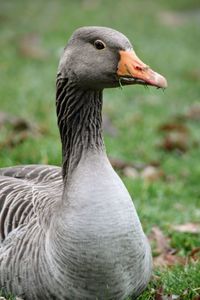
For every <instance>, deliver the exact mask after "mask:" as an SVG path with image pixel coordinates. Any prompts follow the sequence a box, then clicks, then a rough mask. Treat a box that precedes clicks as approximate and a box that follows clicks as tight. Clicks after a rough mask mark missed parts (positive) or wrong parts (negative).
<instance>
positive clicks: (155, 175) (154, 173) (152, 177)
mask: <svg viewBox="0 0 200 300" xmlns="http://www.w3.org/2000/svg"><path fill="white" fill-rule="evenodd" d="M141 177H142V178H143V179H144V180H146V181H150V182H152V181H156V180H159V179H160V178H163V177H164V173H163V171H162V170H160V169H159V168H157V167H154V166H146V167H145V168H144V169H143V170H142V172H141Z"/></svg>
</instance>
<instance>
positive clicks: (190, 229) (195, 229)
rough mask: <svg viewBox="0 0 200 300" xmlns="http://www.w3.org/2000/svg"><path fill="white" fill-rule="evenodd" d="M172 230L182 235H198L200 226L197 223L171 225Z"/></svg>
mask: <svg viewBox="0 0 200 300" xmlns="http://www.w3.org/2000/svg"><path fill="white" fill-rule="evenodd" d="M172 229H174V230H175V231H178V232H183V233H194V234H198V233H200V224H199V223H186V224H180V225H173V226H172Z"/></svg>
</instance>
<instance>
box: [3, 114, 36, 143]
mask: <svg viewBox="0 0 200 300" xmlns="http://www.w3.org/2000/svg"><path fill="white" fill-rule="evenodd" d="M1 127H5V130H6V138H4V139H3V140H2V139H1V142H0V149H2V148H7V147H8V148H12V147H15V146H16V145H18V144H21V143H22V142H24V141H25V140H26V139H28V138H29V137H30V136H33V135H34V137H35V136H38V135H40V133H41V130H40V129H39V128H38V126H37V125H36V124H34V123H31V122H29V121H27V120H26V119H24V118H20V117H15V116H12V115H9V114H7V113H3V112H0V128H1Z"/></svg>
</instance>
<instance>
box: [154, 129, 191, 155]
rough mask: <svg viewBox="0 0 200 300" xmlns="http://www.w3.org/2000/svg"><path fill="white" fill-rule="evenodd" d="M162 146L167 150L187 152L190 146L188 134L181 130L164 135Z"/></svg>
mask: <svg viewBox="0 0 200 300" xmlns="http://www.w3.org/2000/svg"><path fill="white" fill-rule="evenodd" d="M160 148H162V149H164V150H165V151H174V150H179V151H180V152H186V151H187V150H188V148H189V138H188V135H187V134H185V133H181V132H172V133H169V134H168V135H166V136H165V137H164V139H163V141H162V143H161V144H160Z"/></svg>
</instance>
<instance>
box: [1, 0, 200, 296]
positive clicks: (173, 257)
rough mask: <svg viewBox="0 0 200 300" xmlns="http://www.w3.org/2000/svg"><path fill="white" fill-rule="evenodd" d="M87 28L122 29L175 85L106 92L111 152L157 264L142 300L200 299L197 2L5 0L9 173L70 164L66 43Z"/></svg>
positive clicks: (5, 154) (4, 117) (4, 115)
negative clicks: (62, 77) (63, 102)
mask: <svg viewBox="0 0 200 300" xmlns="http://www.w3.org/2000/svg"><path fill="white" fill-rule="evenodd" d="M85 25H101V26H108V27H112V28H115V29H117V30H119V31H121V32H123V33H124V34H125V35H127V36H128V37H129V39H130V40H131V41H132V43H133V45H134V48H135V50H136V52H137V54H138V56H139V57H140V58H141V59H142V60H143V61H144V62H146V63H147V64H148V65H150V66H151V67H152V68H153V69H155V70H156V71H158V72H160V73H161V74H163V75H164V76H165V77H166V78H167V80H168V85H169V87H168V89H166V90H165V91H164V92H163V91H162V90H156V89H155V88H148V89H145V88H143V87H141V86H131V87H124V88H122V89H120V88H119V89H112V90H111V89H110V90H106V91H105V92H104V98H105V99H104V114H105V115H106V119H107V122H106V125H105V143H106V147H107V152H108V155H109V156H110V157H111V158H112V159H113V160H115V164H118V165H119V162H122V164H121V165H120V166H116V167H117V171H118V172H119V173H120V175H121V176H122V178H123V181H124V183H125V185H126V186H127V188H128V190H129V192H130V194H131V195H132V197H133V199H134V203H135V206H136V208H137V211H138V214H139V216H140V219H141V222H142V224H143V227H144V230H145V232H146V233H147V235H148V236H149V238H150V240H151V243H152V249H153V254H154V257H155V268H154V275H153V278H152V281H151V283H150V284H149V287H148V289H147V291H145V292H144V293H143V295H141V296H140V298H139V299H140V300H148V299H149V300H150V299H157V300H162V299H193V300H194V299H200V298H198V297H200V259H199V258H200V255H199V252H198V249H199V248H198V247H199V246H200V225H199V224H200V223H199V220H200V184H199V182H200V163H199V158H200V134H199V132H200V103H199V102H200V84H199V82H200V60H199V57H198V54H199V49H200V30H199V28H200V3H199V1H198V0H191V1H188V0H182V1H181V0H177V1H172V0H168V1H164V0H158V1H150V0H149V1H148V0H146V1H145V0H140V1H139V0H135V1H133V0H124V1H114V0H112V1H111V0H107V1H106V0H93V1H92V0H83V1H81V0H75V1H69V0H68V1H64V0H58V1H53V0H49V1H47V0H44V1H39V0H35V1H30V0H27V1H25V0H17V1H11V0H7V1H1V2H0V47H1V55H0V72H1V74H0V166H1V167H5V166H10V165H16V164H31V163H41V164H44V163H45V164H55V165H60V164H61V146H60V140H59V134H58V129H57V125H56V114H55V103H54V102H55V75H56V70H57V64H58V60H59V55H60V53H61V52H62V48H63V47H64V45H65V43H66V41H67V40H68V38H69V37H70V35H71V34H72V32H73V31H74V30H75V29H76V28H77V27H80V26H85ZM124 164H125V165H126V166H125V167H124V166H123V165H124ZM188 223H191V224H190V225H189V224H188ZM183 224H185V227H180V225H183ZM163 244H164V245H163ZM166 245H167V250H166V247H165V246H166ZM163 252H164V253H163ZM167 295H169V296H167ZM172 295H173V297H172Z"/></svg>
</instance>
